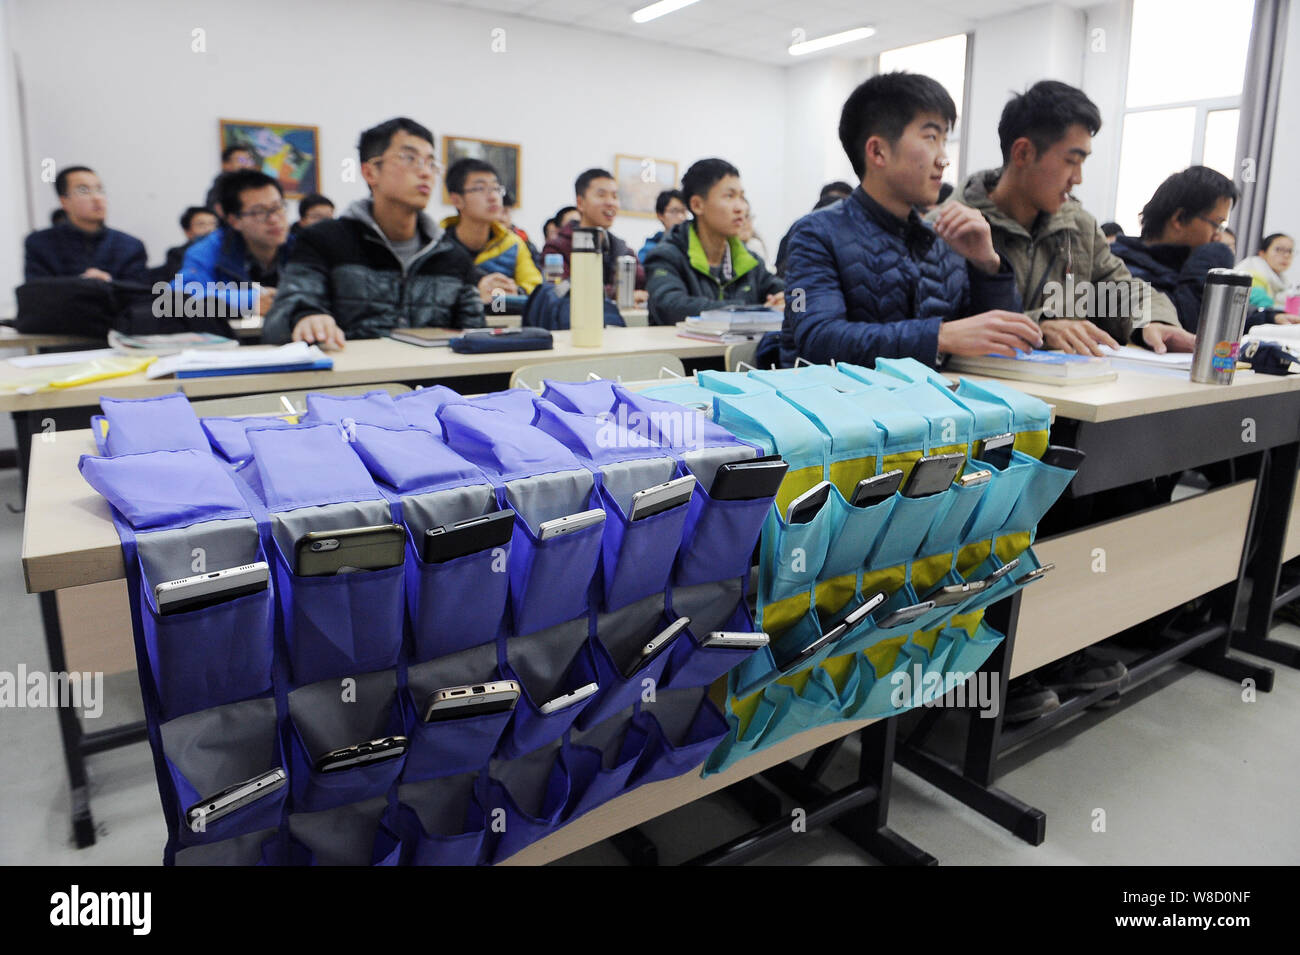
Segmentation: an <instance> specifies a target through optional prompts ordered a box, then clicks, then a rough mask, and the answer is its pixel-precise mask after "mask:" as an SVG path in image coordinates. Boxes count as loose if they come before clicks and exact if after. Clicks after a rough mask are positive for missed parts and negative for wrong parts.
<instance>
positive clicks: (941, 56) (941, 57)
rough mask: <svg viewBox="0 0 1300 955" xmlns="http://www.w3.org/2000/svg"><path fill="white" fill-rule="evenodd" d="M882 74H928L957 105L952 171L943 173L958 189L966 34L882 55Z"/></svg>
mask: <svg viewBox="0 0 1300 955" xmlns="http://www.w3.org/2000/svg"><path fill="white" fill-rule="evenodd" d="M878 68H879V72H881V73H892V72H894V71H895V70H906V71H907V72H909V73H924V74H925V75H926V76H929V77H931V78H932V79H935V80H938V81H939V84H940V85H941V86H942V87H943V88H944V89H945V90H947V91H948V95H949V96H951V97H952V101H953V102H954V103H955V104H956V105H957V125H956V126H954V127H953V129H952V132H951V133H949V135H948V147H947V149H948V168H947V169H945V170H944V171H943V181H944V182H950V183H952V184H953V186H956V185H958V177H959V176H960V175H961V173H962V170H961V168H960V167H961V114H962V104H963V102H964V100H963V97H964V96H965V95H966V34H964V33H959V34H957V35H955V36H946V37H942V38H941V39H938V40H930V41H928V42H926V43H916V44H913V45H912V46H900V47H898V48H897V49H894V50H886V51H885V52H883V53H881V54H880V61H879V64H878Z"/></svg>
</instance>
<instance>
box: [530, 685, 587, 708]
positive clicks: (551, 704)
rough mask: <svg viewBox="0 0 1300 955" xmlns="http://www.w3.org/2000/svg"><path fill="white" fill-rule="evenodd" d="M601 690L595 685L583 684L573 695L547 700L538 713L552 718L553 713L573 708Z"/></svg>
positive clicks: (567, 694) (566, 694) (568, 694)
mask: <svg viewBox="0 0 1300 955" xmlns="http://www.w3.org/2000/svg"><path fill="white" fill-rule="evenodd" d="M599 689H600V686H599V685H598V684H595V683H586V684H583V685H582V686H580V687H578V688H577V689H576V690H574V691H573V692H572V693H565V694H564V695H563V696H557V697H556V698H555V699H553V700H547V701H546V702H545V703H543V704H542V705H541V706H539V707H538V708H537V712H539V713H541V714H542V715H543V716H550V715H551V714H552V713H558V712H559V711H560V710H562V709H564V708H565V707H568V706H572V705H573V704H574V703H577V702H578V701H579V700H585V699H586V698H587V697H589V696H591V695H592V694H593V693H595V692H596V691H597V690H599Z"/></svg>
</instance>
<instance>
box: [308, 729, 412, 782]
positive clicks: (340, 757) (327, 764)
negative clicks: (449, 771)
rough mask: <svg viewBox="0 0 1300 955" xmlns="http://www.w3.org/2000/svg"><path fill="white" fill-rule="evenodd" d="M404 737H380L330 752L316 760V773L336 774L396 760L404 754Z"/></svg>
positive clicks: (406, 742)
mask: <svg viewBox="0 0 1300 955" xmlns="http://www.w3.org/2000/svg"><path fill="white" fill-rule="evenodd" d="M407 744H408V740H407V738H406V737H405V736H381V737H379V738H378V739H372V740H367V741H366V742H364V743H356V744H354V745H352V746H343V747H340V748H339V749H334V750H330V751H329V752H328V753H326V754H325V755H324V756H321V757H320V758H319V759H317V760H316V772H318V773H337V772H339V771H341V770H344V769H352V768H353V767H355V766H370V765H372V764H374V763H384V762H387V761H388V760H390V759H397V758H399V757H400V756H402V755H403V754H404V753H405V752H406V747H407Z"/></svg>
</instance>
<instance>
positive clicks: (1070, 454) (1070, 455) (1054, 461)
mask: <svg viewBox="0 0 1300 955" xmlns="http://www.w3.org/2000/svg"><path fill="white" fill-rule="evenodd" d="M1087 456H1088V455H1087V454H1085V453H1084V452H1082V451H1080V450H1079V449H1078V448H1067V447H1065V446H1064V445H1061V444H1051V445H1048V447H1047V450H1046V451H1044V452H1043V456H1042V458H1041V459H1040V460H1041V461H1042V462H1043V463H1044V464H1050V465H1051V466H1052V467H1054V468H1065V469H1066V470H1067V471H1077V470H1079V465H1080V464H1082V463H1083V459H1084V458H1086V457H1087Z"/></svg>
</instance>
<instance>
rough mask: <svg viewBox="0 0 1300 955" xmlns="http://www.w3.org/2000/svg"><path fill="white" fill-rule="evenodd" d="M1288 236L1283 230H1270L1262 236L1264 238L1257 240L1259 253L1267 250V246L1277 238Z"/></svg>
mask: <svg viewBox="0 0 1300 955" xmlns="http://www.w3.org/2000/svg"><path fill="white" fill-rule="evenodd" d="M1289 238H1291V237H1290V236H1289V235H1287V234H1286V233H1285V232H1271V233H1269V234H1268V235H1266V236H1264V238H1262V239H1260V240H1259V251H1260V252H1261V253H1264V252H1267V251H1268V247H1269V246H1271V245H1272V244H1273V243H1274V242H1276V241H1277V240H1278V239H1289Z"/></svg>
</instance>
